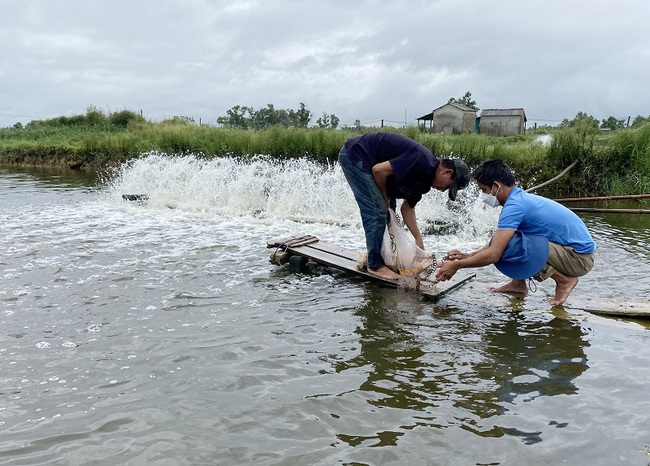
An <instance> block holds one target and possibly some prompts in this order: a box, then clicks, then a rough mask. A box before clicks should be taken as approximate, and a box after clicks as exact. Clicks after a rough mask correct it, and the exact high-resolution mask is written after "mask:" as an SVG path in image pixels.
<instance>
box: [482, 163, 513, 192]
mask: <svg viewBox="0 0 650 466" xmlns="http://www.w3.org/2000/svg"><path fill="white" fill-rule="evenodd" d="M472 179H474V180H476V181H478V182H480V183H481V184H484V185H485V186H492V185H493V184H494V182H495V181H498V182H500V183H503V184H504V185H506V186H514V185H515V176H514V175H513V174H512V170H510V167H509V166H508V165H506V164H505V162H504V161H503V160H501V159H490V160H486V161H485V162H483V163H481V164H480V165H479V166H478V167H476V168H475V169H474V171H473V172H472Z"/></svg>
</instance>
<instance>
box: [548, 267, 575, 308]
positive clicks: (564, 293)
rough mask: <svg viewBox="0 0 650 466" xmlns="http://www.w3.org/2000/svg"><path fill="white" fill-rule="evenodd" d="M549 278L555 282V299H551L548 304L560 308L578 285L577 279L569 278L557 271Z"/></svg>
mask: <svg viewBox="0 0 650 466" xmlns="http://www.w3.org/2000/svg"><path fill="white" fill-rule="evenodd" d="M551 278H552V279H553V280H555V298H554V299H551V300H550V303H551V304H552V305H554V306H561V305H562V304H564V302H565V301H566V300H567V298H568V297H569V295H570V294H571V292H572V291H573V289H574V288H575V287H576V285H577V284H578V277H569V276H568V275H564V274H563V273H562V272H559V271H558V272H555V273H554V274H553V275H551Z"/></svg>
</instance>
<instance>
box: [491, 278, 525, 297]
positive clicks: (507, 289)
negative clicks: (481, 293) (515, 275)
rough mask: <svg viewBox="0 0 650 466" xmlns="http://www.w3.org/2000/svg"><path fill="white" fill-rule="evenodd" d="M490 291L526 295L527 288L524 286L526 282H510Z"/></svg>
mask: <svg viewBox="0 0 650 466" xmlns="http://www.w3.org/2000/svg"><path fill="white" fill-rule="evenodd" d="M490 291H493V292H495V293H520V294H528V287H527V286H526V280H512V281H511V282H510V283H508V284H506V285H503V286H500V287H498V288H490Z"/></svg>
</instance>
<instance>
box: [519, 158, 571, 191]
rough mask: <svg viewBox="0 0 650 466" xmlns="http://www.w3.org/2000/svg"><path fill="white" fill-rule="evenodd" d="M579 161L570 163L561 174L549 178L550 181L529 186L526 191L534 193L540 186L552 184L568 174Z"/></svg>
mask: <svg viewBox="0 0 650 466" xmlns="http://www.w3.org/2000/svg"><path fill="white" fill-rule="evenodd" d="M577 163H578V161H577V160H576V161H575V162H573V163H572V164H571V165H569V166H568V167H566V168H565V169H564V170H562V172H561V173H560V174H559V175H557V176H554V177H553V178H551V179H550V180H548V181H544V182H543V183H542V184H538V185H537V186H533V187H532V188H528V189H527V190H526V192H527V193H532V192H533V191H536V190H538V189H539V188H543V187H544V186H546V185H548V184H551V183H552V182H554V181H555V180H558V179H560V178H562V177H563V176H564V175H566V174H567V172H568V171H569V170H571V169H572V168H573V167H575V166H576V164H577Z"/></svg>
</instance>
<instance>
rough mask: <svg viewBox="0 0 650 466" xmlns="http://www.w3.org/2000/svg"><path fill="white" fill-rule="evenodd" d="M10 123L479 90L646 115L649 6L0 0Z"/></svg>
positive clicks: (425, 104) (210, 117)
mask: <svg viewBox="0 0 650 466" xmlns="http://www.w3.org/2000/svg"><path fill="white" fill-rule="evenodd" d="M1 5H2V16H1V17H0V53H1V56H2V60H1V62H0V82H2V85H1V86H0V126H3V127H6V126H10V125H12V124H13V123H15V122H16V121H21V122H24V123H25V122H28V121H29V120H31V119H33V118H51V117H53V116H59V115H63V114H74V113H84V112H85V111H86V108H87V107H88V106H90V105H94V106H97V107H99V108H102V109H105V110H110V111H114V110H121V109H124V108H128V109H131V110H136V111H139V110H142V111H143V113H144V115H145V116H146V117H147V118H150V119H153V120H160V119H164V118H168V117H170V116H173V115H184V116H191V117H194V118H195V119H197V120H198V119H199V118H200V119H201V120H202V122H204V123H215V121H216V118H217V117H218V116H221V115H224V114H225V113H226V111H227V110H228V109H229V108H231V107H232V106H234V105H248V106H252V107H254V108H261V107H264V106H266V104H269V103H271V104H274V105H275V107H276V108H294V109H295V108H298V106H299V103H300V102H304V103H305V104H306V105H307V107H308V108H309V109H310V110H311V111H312V112H313V113H314V115H315V116H316V117H318V116H320V114H321V113H322V112H327V113H334V114H336V115H337V116H338V117H339V118H340V119H341V123H342V124H353V123H354V121H355V120H357V119H358V120H360V121H361V122H363V123H366V122H374V121H378V120H380V119H384V120H386V121H388V122H392V123H393V124H401V123H403V122H404V121H405V120H406V122H407V123H408V124H412V123H414V120H415V118H417V117H418V116H421V115H423V114H425V113H428V112H430V111H431V110H432V109H433V108H436V107H438V106H440V105H442V104H444V103H445V102H446V101H447V100H448V99H449V97H459V96H462V95H463V94H464V93H465V92H466V91H471V92H472V96H473V98H474V99H475V100H476V102H477V105H478V106H479V107H480V108H493V107H501V108H505V107H524V109H525V110H526V114H527V115H528V117H529V119H530V120H537V121H539V122H540V123H544V122H548V123H557V122H558V121H559V120H561V119H563V118H572V117H573V116H575V114H576V113H577V112H579V111H585V112H587V113H589V114H591V115H594V116H595V117H596V118H599V119H603V118H607V117H609V116H615V117H617V118H626V117H627V116H632V117H633V118H634V116H636V115H639V114H641V115H644V116H648V115H650V97H648V93H647V92H645V88H646V81H647V78H646V77H647V76H648V75H650V40H649V39H648V37H647V33H646V32H645V30H646V28H647V26H646V24H645V23H646V21H647V18H648V17H650V4H649V3H648V2H645V1H641V0H638V1H630V2H626V4H625V6H624V7H618V6H614V5H612V4H611V3H609V2H604V1H602V0H596V1H591V2H589V3H588V4H582V3H579V2H564V1H559V0H549V1H547V2H521V1H517V0H502V1H500V2H488V1H482V0H456V1H447V0H439V1H431V0H429V1H420V0H395V1H392V2H383V1H373V0H366V1H359V2H347V1H345V2H344V1H342V0H334V1H328V2H319V1H315V0H307V1H299V0H267V1H261V0H260V1H207V0H206V1H200V0H193V1H180V0H176V1H172V0H159V1H155V2H154V1H148V0H147V1H128V2H127V1H124V0H116V1H111V2H107V1H98V2H82V1H79V0H58V1H57V2H41V1H38V0H20V1H17V0H4V1H2V3H1Z"/></svg>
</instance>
